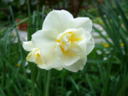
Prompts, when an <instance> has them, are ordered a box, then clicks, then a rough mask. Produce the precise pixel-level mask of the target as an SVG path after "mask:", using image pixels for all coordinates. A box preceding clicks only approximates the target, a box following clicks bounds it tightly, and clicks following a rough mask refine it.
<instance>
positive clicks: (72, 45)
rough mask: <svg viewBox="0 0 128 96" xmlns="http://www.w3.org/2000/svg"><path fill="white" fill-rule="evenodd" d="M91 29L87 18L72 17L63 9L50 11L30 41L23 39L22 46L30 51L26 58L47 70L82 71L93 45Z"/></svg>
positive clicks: (90, 23)
mask: <svg viewBox="0 0 128 96" xmlns="http://www.w3.org/2000/svg"><path fill="white" fill-rule="evenodd" d="M91 31H92V21H91V20H90V19H89V18H88V17H78V18H73V16H72V14H70V13H69V12H68V11H66V10H53V11H51V12H50V13H49V14H48V15H47V16H46V18H45V20H44V23H43V26H42V29H41V30H39V31H37V32H36V33H34V34H33V35H32V40H31V41H27V42H23V47H24V49H25V50H26V51H30V53H29V54H28V56H27V61H30V62H34V63H36V64H37V66H38V67H40V68H42V69H46V70H49V69H52V68H55V69H58V70H61V69H63V68H65V69H67V70H69V71H72V72H77V71H79V70H82V69H83V67H84V65H85V64H86V61H87V55H88V54H89V53H90V52H91V51H92V50H93V48H94V40H93V37H92V35H91Z"/></svg>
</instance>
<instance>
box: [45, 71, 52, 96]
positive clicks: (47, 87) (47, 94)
mask: <svg viewBox="0 0 128 96" xmlns="http://www.w3.org/2000/svg"><path fill="white" fill-rule="evenodd" d="M50 75H51V72H50V71H48V73H47V79H46V86H45V96H49V84H50Z"/></svg>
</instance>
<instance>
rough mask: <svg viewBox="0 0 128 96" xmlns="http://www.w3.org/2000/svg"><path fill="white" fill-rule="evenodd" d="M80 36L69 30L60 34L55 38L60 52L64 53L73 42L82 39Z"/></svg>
mask: <svg viewBox="0 0 128 96" xmlns="http://www.w3.org/2000/svg"><path fill="white" fill-rule="evenodd" d="M82 39H83V38H82V37H81V36H78V35H77V34H76V33H75V32H72V31H69V32H64V33H62V34H60V35H59V36H58V37H57V39H56V42H57V45H59V47H60V49H61V51H62V53H66V52H68V51H69V48H70V47H71V45H72V44H73V43H74V42H78V41H80V40H82Z"/></svg>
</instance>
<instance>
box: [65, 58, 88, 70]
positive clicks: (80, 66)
mask: <svg viewBox="0 0 128 96" xmlns="http://www.w3.org/2000/svg"><path fill="white" fill-rule="evenodd" d="M86 61H87V57H86V56H85V57H84V58H82V59H80V60H79V61H77V62H76V63H74V64H73V65H71V66H65V67H64V68H65V69H67V70H69V71H71V72H78V71H80V70H83V68H84V66H85V64H86Z"/></svg>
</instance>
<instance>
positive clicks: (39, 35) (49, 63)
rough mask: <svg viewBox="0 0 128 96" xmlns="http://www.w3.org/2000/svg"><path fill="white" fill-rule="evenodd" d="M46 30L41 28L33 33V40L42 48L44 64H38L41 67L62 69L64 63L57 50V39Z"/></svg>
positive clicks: (35, 44) (34, 43) (37, 46)
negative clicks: (51, 36) (61, 61)
mask: <svg viewBox="0 0 128 96" xmlns="http://www.w3.org/2000/svg"><path fill="white" fill-rule="evenodd" d="M46 35H48V34H45V32H44V31H42V30H40V31H38V32H36V33H34V34H33V35H32V42H33V45H34V46H35V47H36V48H39V49H40V54H41V58H42V60H43V62H42V64H38V66H39V67H40V68H43V69H46V70H49V69H51V68H57V69H61V68H62V67H61V66H62V65H61V63H60V62H59V58H58V56H57V54H56V53H55V52H56V41H55V40H53V39H52V38H50V37H49V36H46Z"/></svg>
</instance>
